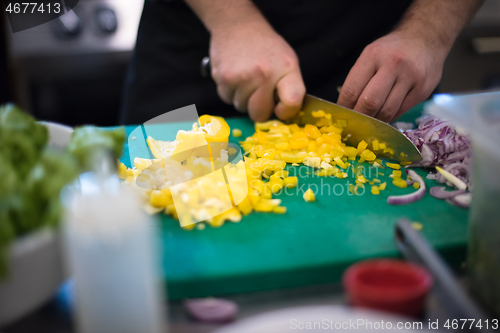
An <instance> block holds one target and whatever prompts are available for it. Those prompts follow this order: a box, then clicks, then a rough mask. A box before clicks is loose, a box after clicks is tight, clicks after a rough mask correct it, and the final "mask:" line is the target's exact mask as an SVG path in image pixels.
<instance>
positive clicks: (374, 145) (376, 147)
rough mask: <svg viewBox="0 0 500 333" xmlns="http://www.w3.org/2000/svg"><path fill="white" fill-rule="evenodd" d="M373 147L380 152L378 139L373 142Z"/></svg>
mask: <svg viewBox="0 0 500 333" xmlns="http://www.w3.org/2000/svg"><path fill="white" fill-rule="evenodd" d="M372 147H373V150H379V149H380V147H379V143H378V140H377V139H375V140H373V142H372Z"/></svg>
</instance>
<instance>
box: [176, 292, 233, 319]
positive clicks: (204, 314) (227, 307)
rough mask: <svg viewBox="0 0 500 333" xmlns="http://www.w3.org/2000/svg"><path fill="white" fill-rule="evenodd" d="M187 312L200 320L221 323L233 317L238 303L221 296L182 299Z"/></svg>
mask: <svg viewBox="0 0 500 333" xmlns="http://www.w3.org/2000/svg"><path fill="white" fill-rule="evenodd" d="M184 306H185V307H186V309H187V311H188V312H189V314H190V315H191V316H192V317H193V318H194V319H196V320H198V321H202V322H211V323H215V322H217V323H221V322H228V321H231V320H233V319H234V316H235V315H236V313H237V312H238V305H237V304H236V303H235V302H233V301H229V300H227V299H222V298H212V297H209V298H193V299H187V300H185V301H184Z"/></svg>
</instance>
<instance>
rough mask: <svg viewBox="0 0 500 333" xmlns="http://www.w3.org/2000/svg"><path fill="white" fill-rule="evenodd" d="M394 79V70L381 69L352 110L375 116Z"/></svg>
mask: <svg viewBox="0 0 500 333" xmlns="http://www.w3.org/2000/svg"><path fill="white" fill-rule="evenodd" d="M395 81H396V73H395V72H394V71H384V70H381V71H379V72H377V73H376V74H375V75H374V76H373V77H372V78H371V80H370V82H368V84H367V85H366V87H365V89H364V90H363V92H362V93H361V95H360V96H359V99H358V101H357V102H356V105H355V106H354V108H353V110H354V111H358V112H360V113H364V114H366V115H369V116H371V117H373V116H375V115H376V114H377V112H378V111H379V110H380V108H381V107H382V105H384V103H385V100H386V99H387V96H388V95H389V93H390V92H391V89H392V87H393V86H394V82H395Z"/></svg>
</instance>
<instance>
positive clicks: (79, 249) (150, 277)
mask: <svg viewBox="0 0 500 333" xmlns="http://www.w3.org/2000/svg"><path fill="white" fill-rule="evenodd" d="M101 163H103V165H104V166H103V167H101V168H97V169H98V170H97V171H96V172H89V173H85V174H82V175H80V177H79V181H78V182H77V184H76V186H73V187H72V188H68V189H67V190H66V191H65V193H64V195H65V198H64V201H65V206H66V215H65V216H66V218H65V221H64V234H65V245H66V251H65V252H66V258H67V262H68V264H69V267H70V270H71V273H72V275H73V279H74V282H75V291H76V304H75V310H76V316H75V319H76V321H77V328H78V332H79V333H160V332H165V318H166V315H167V314H166V311H165V306H164V299H165V298H164V297H165V292H164V289H163V288H162V280H161V277H160V270H159V262H160V261H159V260H158V256H159V251H158V249H157V248H156V243H157V242H156V241H155V239H156V236H155V228H156V226H155V223H154V220H153V219H152V218H151V217H149V216H148V215H147V214H145V213H144V212H143V211H142V209H141V208H140V207H139V204H138V200H137V198H136V197H135V196H134V195H133V193H131V191H130V190H129V189H128V188H127V187H124V186H120V184H119V181H118V178H117V177H116V175H115V174H112V173H109V172H107V171H106V170H109V168H107V167H106V163H109V159H108V160H106V159H103V160H102V161H101ZM108 165H110V164H108Z"/></svg>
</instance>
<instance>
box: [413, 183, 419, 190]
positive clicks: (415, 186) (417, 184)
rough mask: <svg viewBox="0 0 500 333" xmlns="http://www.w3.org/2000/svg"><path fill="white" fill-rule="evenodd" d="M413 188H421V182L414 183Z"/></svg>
mask: <svg viewBox="0 0 500 333" xmlns="http://www.w3.org/2000/svg"><path fill="white" fill-rule="evenodd" d="M413 187H414V188H416V189H417V190H418V189H419V188H420V183H419V182H414V183H413Z"/></svg>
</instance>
